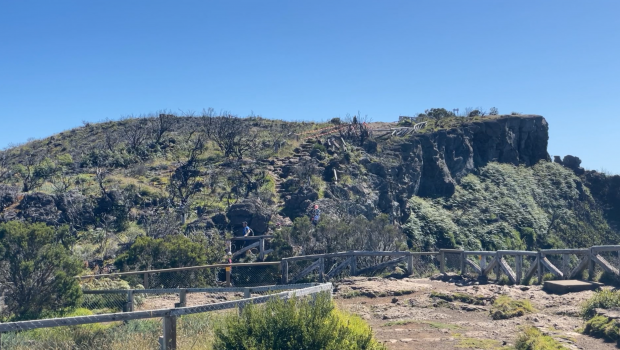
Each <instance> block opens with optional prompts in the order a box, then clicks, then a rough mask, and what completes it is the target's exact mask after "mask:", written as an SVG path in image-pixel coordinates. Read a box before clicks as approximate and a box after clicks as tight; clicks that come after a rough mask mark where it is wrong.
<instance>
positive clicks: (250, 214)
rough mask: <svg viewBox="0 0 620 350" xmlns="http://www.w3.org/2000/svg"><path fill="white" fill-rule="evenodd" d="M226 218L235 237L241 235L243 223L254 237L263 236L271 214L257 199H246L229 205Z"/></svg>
mask: <svg viewBox="0 0 620 350" xmlns="http://www.w3.org/2000/svg"><path fill="white" fill-rule="evenodd" d="M226 216H227V217H228V220H229V221H230V227H231V229H232V230H233V232H234V234H235V235H241V232H242V228H243V227H242V224H243V222H244V221H246V222H247V223H248V225H249V226H250V227H251V228H252V230H253V231H254V233H255V234H256V235H262V234H265V233H267V229H268V225H269V220H270V219H271V213H270V212H269V210H268V208H266V206H265V205H263V203H262V202H261V201H260V200H259V199H246V200H244V201H242V202H240V203H237V204H233V205H231V206H230V208H229V209H228V211H227V212H226Z"/></svg>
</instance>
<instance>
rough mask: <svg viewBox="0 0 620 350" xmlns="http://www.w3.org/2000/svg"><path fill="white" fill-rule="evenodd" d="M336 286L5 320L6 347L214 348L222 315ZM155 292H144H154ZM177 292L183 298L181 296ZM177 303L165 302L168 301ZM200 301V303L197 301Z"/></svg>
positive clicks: (1, 341)
mask: <svg viewBox="0 0 620 350" xmlns="http://www.w3.org/2000/svg"><path fill="white" fill-rule="evenodd" d="M332 288H333V287H332V285H331V284H330V283H325V284H320V285H317V284H313V285H287V286H263V287H252V288H238V287H237V288H234V287H233V288H221V290H220V291H219V292H220V293H211V294H221V293H227V294H228V293H230V294H232V295H233V296H234V298H236V299H235V300H232V301H219V302H214V303H211V304H203V303H202V302H204V300H203V299H201V298H202V297H201V296H200V295H199V294H201V293H203V294H204V293H208V292H210V290H209V291H207V290H205V291H201V290H199V289H194V290H185V292H186V293H187V295H186V296H187V298H186V300H185V303H186V304H188V305H187V306H186V307H183V305H181V306H180V307H176V308H174V306H173V308H164V309H156V310H151V311H148V312H145V311H139V310H136V311H133V312H126V313H114V314H106V315H88V314H84V316H74V317H65V318H61V319H44V320H38V321H22V322H8V323H0V348H2V349H3V350H7V349H9V350H22V349H23V350H25V349H75V350H81V349H134V350H142V349H160V348H161V349H172V348H176V349H195V350H199V349H210V348H211V344H212V342H213V339H214V334H213V333H214V332H213V330H214V328H215V327H217V325H218V324H223V322H225V320H224V318H223V317H222V313H230V312H233V313H237V312H238V310H239V309H242V308H243V307H244V306H245V305H248V304H261V303H264V302H267V301H269V300H272V299H273V298H278V299H289V298H292V297H304V296H309V295H316V294H318V293H331V290H332ZM151 291H152V290H151ZM151 291H148V290H143V291H142V292H144V294H152V293H150V292H151ZM99 292H101V293H103V291H99ZM112 292H113V293H108V294H121V295H123V293H120V292H119V291H112ZM162 292H165V293H156V294H158V295H160V296H162V295H164V296H165V297H166V298H167V297H168V295H172V294H174V293H171V292H172V291H167V290H166V291H162ZM168 292H170V293H168ZM179 292H181V291H179ZM188 292H191V293H188ZM136 294H140V291H136ZM192 294H195V296H196V298H192V297H191V295H192ZM125 295H126V293H125ZM136 296H137V295H136ZM176 296H177V297H179V296H180V294H179V293H178V294H177V295H176ZM134 297H135V296H134ZM215 299H217V298H214V300H215ZM181 300H182V299H181ZM174 301H175V300H169V301H165V302H164V304H169V303H171V302H174ZM194 303H199V305H192V304H194ZM175 304H176V303H175ZM143 305H144V304H143ZM162 334H163V335H162Z"/></svg>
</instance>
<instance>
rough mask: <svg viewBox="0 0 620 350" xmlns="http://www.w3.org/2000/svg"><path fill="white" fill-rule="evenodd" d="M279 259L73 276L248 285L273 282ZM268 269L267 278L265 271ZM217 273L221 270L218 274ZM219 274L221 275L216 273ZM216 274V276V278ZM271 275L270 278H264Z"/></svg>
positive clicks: (155, 283) (154, 283) (151, 283)
mask: <svg viewBox="0 0 620 350" xmlns="http://www.w3.org/2000/svg"><path fill="white" fill-rule="evenodd" d="M279 268H280V262H279V261H276V262H254V263H231V264H212V265H201V266H190V267H177V268H170V269H159V270H142V271H127V272H117V273H108V274H96V275H84V276H77V277H76V278H79V279H81V280H82V281H87V280H96V279H103V278H109V279H119V278H120V279H124V280H128V281H130V283H131V284H132V285H136V284H141V285H142V286H143V287H144V288H145V289H149V288H150V287H156V288H176V287H187V288H195V287H207V286H214V285H216V284H218V285H224V286H227V287H230V286H233V285H234V286H242V285H243V286H251V285H266V284H275V283H277V282H278V281H279V271H278V269H279ZM268 269H271V270H270V272H271V275H273V274H277V275H278V276H277V277H275V276H274V277H271V276H268V275H267V274H266V271H267V270H268ZM220 272H221V273H220ZM220 275H221V276H220ZM218 276H219V277H218ZM267 277H271V278H267Z"/></svg>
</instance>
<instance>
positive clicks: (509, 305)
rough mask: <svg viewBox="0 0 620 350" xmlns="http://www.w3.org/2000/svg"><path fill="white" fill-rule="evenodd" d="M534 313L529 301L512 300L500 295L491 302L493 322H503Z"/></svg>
mask: <svg viewBox="0 0 620 350" xmlns="http://www.w3.org/2000/svg"><path fill="white" fill-rule="evenodd" d="M534 311H535V309H534V307H533V306H532V304H531V303H530V301H529V300H514V299H512V298H510V297H509V296H507V295H501V296H499V297H497V299H495V301H494V302H493V307H492V308H491V317H493V319H494V320H505V319H508V318H513V317H519V316H523V315H525V314H527V313H531V312H534Z"/></svg>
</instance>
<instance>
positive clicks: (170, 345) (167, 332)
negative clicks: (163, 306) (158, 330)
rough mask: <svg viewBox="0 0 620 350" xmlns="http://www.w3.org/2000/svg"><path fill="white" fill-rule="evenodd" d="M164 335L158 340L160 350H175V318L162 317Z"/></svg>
mask: <svg viewBox="0 0 620 350" xmlns="http://www.w3.org/2000/svg"><path fill="white" fill-rule="evenodd" d="M163 320H164V322H163V330H164V335H163V336H162V337H160V338H159V341H160V343H159V345H160V349H161V350H176V348H177V318H176V316H164V317H163Z"/></svg>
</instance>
